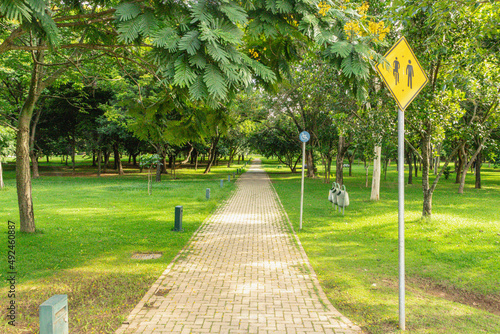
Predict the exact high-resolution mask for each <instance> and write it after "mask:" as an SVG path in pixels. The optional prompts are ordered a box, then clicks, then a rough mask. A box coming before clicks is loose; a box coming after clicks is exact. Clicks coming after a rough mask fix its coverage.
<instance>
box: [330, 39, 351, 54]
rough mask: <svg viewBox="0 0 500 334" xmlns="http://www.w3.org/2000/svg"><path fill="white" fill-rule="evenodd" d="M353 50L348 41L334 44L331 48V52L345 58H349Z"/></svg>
mask: <svg viewBox="0 0 500 334" xmlns="http://www.w3.org/2000/svg"><path fill="white" fill-rule="evenodd" d="M352 49H353V45H352V44H351V43H349V42H347V41H340V42H336V43H333V45H332V46H331V47H330V51H331V52H332V53H334V54H337V55H338V56H340V57H342V58H345V57H347V56H348V55H349V54H350V53H351V52H352Z"/></svg>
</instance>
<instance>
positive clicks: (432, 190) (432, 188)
mask: <svg viewBox="0 0 500 334" xmlns="http://www.w3.org/2000/svg"><path fill="white" fill-rule="evenodd" d="M464 144H465V143H464ZM464 144H462V145H458V146H457V147H455V149H454V150H453V152H451V154H450V155H449V156H448V157H447V158H446V162H445V163H444V166H443V168H441V171H440V172H439V174H438V175H437V176H436V179H435V180H434V182H433V183H432V186H431V188H430V189H429V191H430V193H431V194H432V193H433V192H434V190H435V189H436V187H437V184H438V182H439V178H440V177H441V175H443V173H444V171H445V170H446V167H448V164H449V163H450V161H451V159H453V158H454V157H455V155H456V154H457V152H458V150H459V149H460V148H461V147H463V145H464Z"/></svg>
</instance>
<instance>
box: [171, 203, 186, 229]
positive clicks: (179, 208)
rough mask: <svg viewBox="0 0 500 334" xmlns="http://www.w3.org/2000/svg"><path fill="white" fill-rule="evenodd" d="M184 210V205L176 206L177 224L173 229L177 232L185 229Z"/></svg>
mask: <svg viewBox="0 0 500 334" xmlns="http://www.w3.org/2000/svg"><path fill="white" fill-rule="evenodd" d="M182 211H183V207H182V205H177V206H176V207H175V225H174V228H173V229H172V231H175V232H182V231H184V230H183V229H182Z"/></svg>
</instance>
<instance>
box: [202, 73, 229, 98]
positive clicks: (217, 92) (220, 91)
mask: <svg viewBox="0 0 500 334" xmlns="http://www.w3.org/2000/svg"><path fill="white" fill-rule="evenodd" d="M203 80H204V82H205V84H206V85H207V88H208V92H209V93H210V96H212V97H213V98H215V99H219V100H225V99H226V97H227V91H228V90H227V83H226V80H225V78H224V75H223V74H222V73H221V71H220V70H219V69H218V68H217V66H215V65H212V64H208V65H207V66H206V67H205V74H204V76H203Z"/></svg>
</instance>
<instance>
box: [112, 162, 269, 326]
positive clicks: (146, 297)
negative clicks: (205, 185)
mask: <svg viewBox="0 0 500 334" xmlns="http://www.w3.org/2000/svg"><path fill="white" fill-rule="evenodd" d="M245 172H246V171H245ZM239 181H240V178H237V179H236V185H237V186H238V183H239ZM236 189H237V188H236ZM236 189H234V190H233V193H232V194H230V195H229V197H228V198H227V199H225V200H224V201H223V202H222V203H220V204H219V205H217V207H216V208H215V210H213V212H211V213H210V214H209V215H208V216H207V218H205V220H203V222H202V223H201V224H200V226H198V228H197V229H196V231H194V232H193V235H192V236H191V238H189V240H188V242H186V244H185V245H184V247H182V249H181V250H180V251H179V253H177V255H176V256H175V257H174V258H173V259H172V261H170V263H169V264H168V266H167V268H166V269H165V270H164V271H163V273H161V275H160V276H159V277H158V279H157V280H156V281H155V282H154V283H153V285H152V286H151V288H150V289H149V290H148V291H147V292H146V294H145V295H144V297H142V298H141V300H140V301H139V302H138V303H137V305H136V306H135V307H134V309H133V310H132V311H131V312H130V313H129V315H128V316H127V320H125V321H124V322H123V323H122V324H121V326H120V327H119V328H118V329H117V330H116V331H115V334H123V333H125V331H126V330H127V328H128V326H129V325H130V323H132V321H133V320H134V318H135V317H136V316H137V314H138V313H139V312H140V311H141V310H142V309H143V308H144V304H145V303H146V302H147V301H148V300H149V299H150V298H151V297H152V296H153V294H154V293H155V292H156V291H157V290H158V288H159V287H160V285H161V283H162V282H163V281H164V280H165V278H166V277H167V275H168V274H169V273H170V271H171V270H172V268H173V267H174V266H175V264H176V263H177V261H178V260H179V258H180V257H181V256H182V255H183V254H184V253H187V252H188V251H189V248H191V245H192V243H193V240H194V239H195V238H196V237H197V236H198V233H199V232H200V230H201V229H202V228H203V227H204V226H205V225H206V224H208V223H209V221H210V219H211V218H212V217H213V216H214V215H215V214H216V213H217V212H218V211H220V210H222V209H223V208H224V207H225V206H226V205H227V203H228V202H229V201H230V200H231V198H232V197H233V196H234V194H235V193H236ZM273 189H274V188H273Z"/></svg>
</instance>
